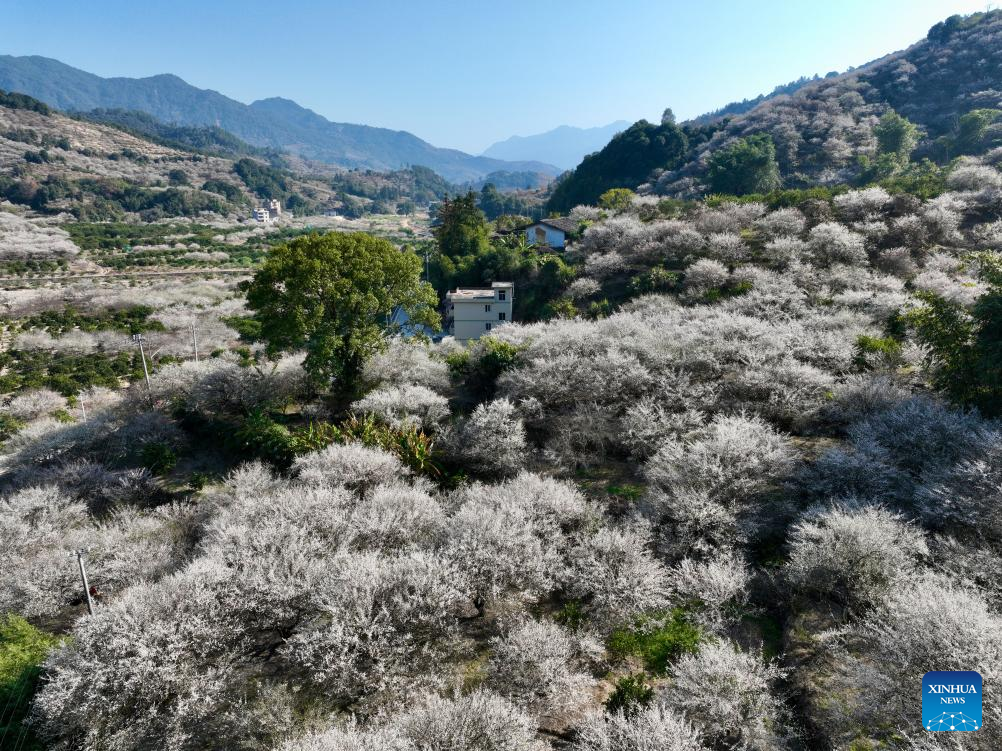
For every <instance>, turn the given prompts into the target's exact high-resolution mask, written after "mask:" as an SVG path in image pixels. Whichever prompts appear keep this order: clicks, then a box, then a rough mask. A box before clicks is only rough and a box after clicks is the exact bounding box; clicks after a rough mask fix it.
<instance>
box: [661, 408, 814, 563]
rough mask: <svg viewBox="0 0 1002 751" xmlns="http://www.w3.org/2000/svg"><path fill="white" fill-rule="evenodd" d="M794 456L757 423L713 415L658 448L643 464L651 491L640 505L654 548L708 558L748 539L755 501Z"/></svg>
mask: <svg viewBox="0 0 1002 751" xmlns="http://www.w3.org/2000/svg"><path fill="white" fill-rule="evenodd" d="M794 456H795V455H794V452H793V450H792V449H791V448H790V446H789V444H788V443H787V441H786V440H785V439H784V438H783V436H782V435H780V434H779V433H777V432H776V431H775V430H774V429H773V428H771V427H770V426H769V425H767V424H766V423H765V422H764V421H762V420H760V419H758V418H747V417H717V418H716V419H714V421H713V422H712V423H710V425H709V426H707V427H706V428H705V430H704V431H703V432H702V433H701V434H697V435H696V436H694V437H693V438H691V439H689V440H684V441H683V440H673V441H668V442H666V443H665V444H664V445H663V446H662V447H661V448H660V449H659V450H658V452H657V453H656V454H654V456H652V457H651V458H650V460H648V462H647V465H646V468H645V473H646V475H647V479H648V480H649V481H650V483H651V489H650V491H649V492H648V495H647V497H646V498H645V499H644V503H643V505H642V511H643V513H644V514H645V516H647V518H649V519H650V520H651V522H652V523H653V524H654V525H655V534H656V540H657V544H658V547H659V549H661V550H663V551H665V552H681V553H687V552H689V551H701V552H709V551H712V550H716V549H718V548H720V547H724V548H726V547H728V546H730V545H733V544H735V542H737V541H738V540H740V539H743V538H744V537H745V536H747V535H751V534H754V532H755V530H756V527H757V526H758V522H759V521H760V520H758V519H756V518H754V514H753V512H754V511H755V510H757V509H758V507H759V505H758V504H759V503H760V502H761V500H760V499H761V496H762V495H763V494H764V493H765V492H766V491H767V490H768V489H769V487H770V486H771V485H772V484H773V483H775V482H776V479H777V478H779V477H782V476H783V474H784V473H786V472H788V471H789V470H790V469H792V467H793V462H794ZM738 515H741V524H740V525H739V524H738V522H737V516H738Z"/></svg>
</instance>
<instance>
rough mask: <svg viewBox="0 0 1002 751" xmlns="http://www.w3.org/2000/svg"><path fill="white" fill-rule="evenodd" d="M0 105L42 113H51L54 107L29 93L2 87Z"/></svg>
mask: <svg viewBox="0 0 1002 751" xmlns="http://www.w3.org/2000/svg"><path fill="white" fill-rule="evenodd" d="M0 107H6V108H7V109H12V110H29V111H30V112H38V113H40V114H42V115H51V114H52V108H51V107H49V105H47V104H45V103H44V102H40V101H38V100H37V99H35V98H34V97H30V96H28V95H27V94H18V93H16V92H13V91H4V90H3V89H0Z"/></svg>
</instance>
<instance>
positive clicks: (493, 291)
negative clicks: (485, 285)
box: [445, 282, 515, 343]
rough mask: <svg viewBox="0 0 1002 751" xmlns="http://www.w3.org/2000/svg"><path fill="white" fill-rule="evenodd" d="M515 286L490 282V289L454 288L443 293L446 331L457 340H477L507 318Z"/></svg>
mask: <svg viewBox="0 0 1002 751" xmlns="http://www.w3.org/2000/svg"><path fill="white" fill-rule="evenodd" d="M514 299H515V285H514V284H513V283H512V282H494V284H492V285H491V288H490V289H457V290H456V291H454V292H449V293H448V294H447V295H446V296H445V320H446V327H447V329H448V330H449V332H450V333H451V334H452V335H453V336H454V337H456V339H457V340H459V341H461V342H464V343H465V342H468V341H470V340H471V339H479V338H480V337H481V336H483V335H484V334H489V333H491V330H492V329H494V328H496V327H497V326H500V325H502V324H504V323H507V322H508V321H510V320H511V314H512V303H513V302H514Z"/></svg>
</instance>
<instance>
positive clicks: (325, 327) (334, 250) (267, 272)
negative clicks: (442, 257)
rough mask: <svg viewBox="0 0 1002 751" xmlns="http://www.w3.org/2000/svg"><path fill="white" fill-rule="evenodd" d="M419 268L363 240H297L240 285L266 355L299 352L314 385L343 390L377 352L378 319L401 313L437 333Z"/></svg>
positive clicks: (431, 297)
mask: <svg viewBox="0 0 1002 751" xmlns="http://www.w3.org/2000/svg"><path fill="white" fill-rule="evenodd" d="M420 276H421V260H420V259H419V258H418V257H417V256H415V255H414V254H412V253H407V252H401V251H400V250H398V249H397V248H396V247H394V246H393V245H392V244H391V243H390V242H389V241H387V240H384V239H382V238H376V237H372V236H371V235H367V234H365V233H363V232H355V233H351V234H346V233H339V232H332V233H329V234H326V235H319V234H312V235H307V236H304V237H299V238H296V239H295V240H293V241H292V242H290V243H288V244H286V245H281V246H278V247H277V248H275V249H274V250H273V251H272V252H271V254H270V255H269V256H268V259H267V261H265V263H264V265H263V266H262V268H261V269H260V271H258V272H257V274H255V275H254V278H253V280H251V281H250V283H249V284H247V287H246V291H247V304H248V306H249V307H250V308H251V310H253V311H255V313H256V315H257V317H258V319H259V320H260V322H261V338H262V339H263V340H264V341H265V342H267V345H268V351H269V354H272V355H274V354H277V353H278V352H281V351H295V350H300V349H305V350H306V360H305V362H304V367H305V369H306V371H307V372H308V373H309V374H310V376H311V377H312V378H313V380H314V381H315V383H317V385H321V386H326V385H328V384H330V383H331V382H332V381H333V382H334V383H335V384H336V387H337V388H338V389H339V390H349V389H351V388H352V387H353V384H354V381H355V379H356V377H357V375H358V373H359V371H360V369H361V367H362V365H363V364H364V363H365V361H366V360H367V359H368V358H369V357H370V356H371V355H373V354H374V353H375V352H377V351H379V350H380V349H381V348H382V347H383V345H384V336H383V329H384V324H385V322H386V317H387V316H388V315H389V314H390V313H391V312H392V311H393V309H394V308H395V307H397V306H401V307H402V308H403V309H404V310H405V311H406V312H407V314H408V315H409V316H410V317H411V320H412V321H414V322H416V323H425V324H428V325H438V323H439V316H438V314H437V313H436V312H435V308H436V305H437V302H438V300H437V297H436V295H435V291H434V290H433V289H432V288H431V286H430V285H428V284H427V283H425V282H422V281H420Z"/></svg>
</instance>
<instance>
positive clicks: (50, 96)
mask: <svg viewBox="0 0 1002 751" xmlns="http://www.w3.org/2000/svg"><path fill="white" fill-rule="evenodd" d="M0 89H7V90H8V91H18V92H22V93H24V94H29V95H31V96H33V97H35V98H36V99H39V100H41V101H43V102H45V103H46V104H49V105H51V106H53V107H56V108H58V109H61V110H68V111H83V112H86V111H90V110H94V109H123V110H138V111H141V112H146V113H148V114H150V115H152V116H153V117H155V118H157V119H158V120H161V121H162V122H164V123H169V124H176V125H189V126H203V127H204V126H217V127H219V128H222V129H223V130H226V131H228V132H230V133H232V134H233V135H235V136H237V137H239V138H241V139H243V140H244V141H246V142H247V143H249V144H252V145H253V146H258V147H262V148H274V149H284V150H286V151H290V152H292V153H295V154H298V155H299V156H302V157H304V158H307V159H314V160H316V161H320V162H327V163H330V164H337V165H341V166H344V167H358V168H365V169H374V170H394V169H400V168H402V167H406V166H409V165H422V166H426V167H429V168H431V169H433V170H435V171H436V172H438V173H439V174H440V175H442V176H443V177H445V178H447V179H448V180H451V181H453V182H463V181H467V180H476V179H478V178H481V177H483V176H485V175H487V174H488V173H490V172H495V171H512V172H515V171H529V172H543V173H546V174H548V175H556V174H557V173H558V172H559V171H560V170H559V169H558V168H557V167H555V166H553V165H552V164H544V163H542V162H538V161H532V160H529V161H518V162H509V161H503V160H500V159H494V158H490V157H486V156H473V155H471V154H466V153H464V152H462V151H458V150H456V149H443V148H438V147H435V146H432V145H431V144H429V143H428V142H426V141H423V140H422V139H420V138H418V137H417V136H415V135H413V134H412V133H408V132H406V131H395V130H390V129H388V128H376V127H372V126H368V125H355V124H350V123H335V122H331V121H329V120H327V119H326V118H324V117H322V116H320V115H318V114H317V113H315V112H313V111H312V110H309V109H306V108H305V107H301V106H300V105H298V104H296V103H295V102H293V101H291V100H289V99H282V98H280V97H273V98H269V99H261V100H258V101H256V102H252V103H251V104H243V103H242V102H238V101H236V100H235V99H230V98H229V97H227V96H225V95H223V94H220V93H219V92H217V91H212V90H210V89H199V88H196V87H195V86H192V85H190V84H188V83H187V82H185V81H184V80H182V79H181V78H178V77H177V76H175V75H172V74H161V75H156V76H150V77H148V78H102V77H101V76H97V75H94V74H92V73H87V72H86V71H82V70H79V69H77V68H74V67H72V66H70V65H66V64H65V63H62V62H60V61H58V60H54V59H52V58H46V57H40V56H26V57H14V56H11V55H0Z"/></svg>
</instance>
